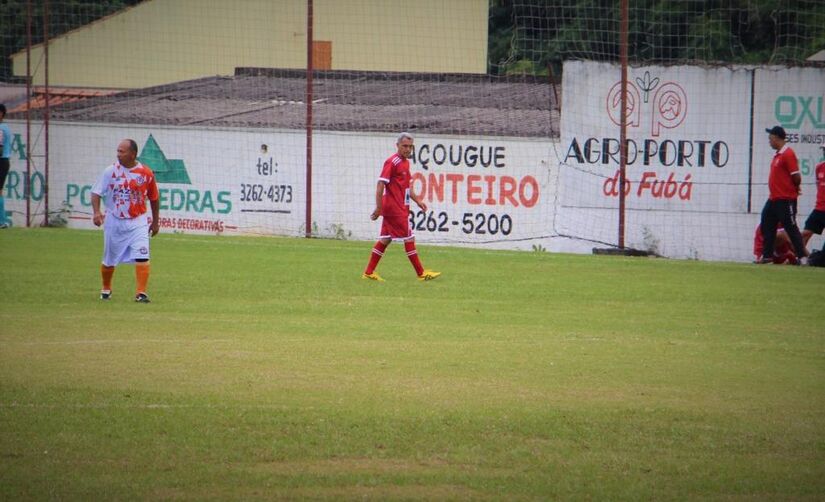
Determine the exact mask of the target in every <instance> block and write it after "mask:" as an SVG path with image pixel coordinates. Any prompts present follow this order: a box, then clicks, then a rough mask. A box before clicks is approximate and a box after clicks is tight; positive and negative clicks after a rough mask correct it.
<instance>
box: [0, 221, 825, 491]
mask: <svg viewBox="0 0 825 502" xmlns="http://www.w3.org/2000/svg"><path fill="white" fill-rule="evenodd" d="M152 245H153V248H152V278H151V281H150V288H149V290H150V291H149V293H150V296H151V298H152V303H151V304H148V305H143V304H135V303H134V302H132V296H133V294H134V292H133V288H134V272H133V268H132V267H131V266H120V267H118V270H117V273H116V274H115V285H114V290H115V291H114V297H113V299H112V300H111V301H109V302H101V301H99V300H98V299H97V295H98V290H99V259H100V253H101V248H102V236H101V234H100V233H98V232H89V231H72V230H65V229H37V230H24V229H9V230H4V231H2V232H0V259H1V260H2V268H1V269H0V278H1V280H0V499H2V500H29V499H39V500H42V499H64V500H74V499H83V500H109V499H180V500H187V499H190V500H226V499H232V500H254V499H328V500H339V499H363V498H366V499H375V500H384V499H405V500H410V499H473V500H503V499H506V500H547V499H589V500H640V499H648V500H649V499H655V500H670V499H678V500H745V499H760V500H823V499H825V309H824V308H823V305H825V270H823V269H812V268H809V267H804V268H803V267H780V266H755V265H746V264H731V263H703V262H696V261H670V260H661V259H639V258H618V257H594V256H573V255H561V254H550V253H528V252H505V251H495V252H493V251H483V250H468V249H455V248H443V247H428V246H421V256H422V259H423V261H424V264H425V265H426V266H428V267H430V268H433V269H435V270H439V271H442V272H444V275H443V276H442V277H441V278H439V279H438V280H437V281H433V282H428V283H420V282H418V281H416V280H415V276H414V274H413V272H412V269H411V267H410V265H409V263H408V262H407V260H406V257H405V256H404V253H403V248H402V247H401V246H399V245H397V244H396V245H393V246H391V247H390V249H389V250H388V253H387V256H386V257H385V258H384V260H383V262H382V263H381V266H380V267H379V272H381V273H382V275H383V276H384V277H385V279H386V280H387V282H386V283H381V284H379V283H372V282H368V281H363V280H361V279H360V278H359V276H360V273H361V270H362V269H363V266H364V264H365V263H366V260H367V258H368V255H369V251H370V246H371V243H366V242H345V241H330V240H304V239H275V238H231V237H221V238H216V237H199V236H188V235H187V236H183V235H169V234H164V235H160V236H158V237H156V238H155V239H154V240H153V244H152ZM746 251H747V250H745V252H746Z"/></svg>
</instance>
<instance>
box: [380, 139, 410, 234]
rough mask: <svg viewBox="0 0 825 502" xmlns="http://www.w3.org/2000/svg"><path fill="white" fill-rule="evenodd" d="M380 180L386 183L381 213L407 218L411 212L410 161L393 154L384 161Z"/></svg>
mask: <svg viewBox="0 0 825 502" xmlns="http://www.w3.org/2000/svg"><path fill="white" fill-rule="evenodd" d="M378 179H379V181H383V182H384V183H386V186H385V187H384V197H383V199H381V212H382V213H383V214H385V215H391V216H404V217H405V218H406V217H407V214H408V213H409V211H410V161H409V160H408V159H405V158H404V157H402V156H400V155H398V154H397V153H396V154H393V155H392V156H390V158H388V159H387V160H385V161H384V168H383V169H381V176H379V177H378Z"/></svg>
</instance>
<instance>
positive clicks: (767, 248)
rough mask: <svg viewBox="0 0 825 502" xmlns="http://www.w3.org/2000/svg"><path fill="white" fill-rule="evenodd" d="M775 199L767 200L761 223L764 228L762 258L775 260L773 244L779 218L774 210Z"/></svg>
mask: <svg viewBox="0 0 825 502" xmlns="http://www.w3.org/2000/svg"><path fill="white" fill-rule="evenodd" d="M774 204H775V202H774V201H771V200H768V201H767V202H765V207H763V208H762V220H761V222H760V223H759V225H760V226H761V228H762V242H763V245H762V259H763V260H765V259H769V260H771V261H773V245H774V241H775V240H776V224H777V223H778V218H777V217H776V215H775V214H774V213H775V210H774Z"/></svg>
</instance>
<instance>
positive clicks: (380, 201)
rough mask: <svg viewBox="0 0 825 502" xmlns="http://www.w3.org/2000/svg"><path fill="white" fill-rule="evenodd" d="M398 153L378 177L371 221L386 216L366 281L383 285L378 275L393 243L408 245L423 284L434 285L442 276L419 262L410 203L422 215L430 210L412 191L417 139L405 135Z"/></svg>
mask: <svg viewBox="0 0 825 502" xmlns="http://www.w3.org/2000/svg"><path fill="white" fill-rule="evenodd" d="M395 145H396V147H397V149H398V151H397V152H396V153H394V154H393V155H391V156H390V158H388V159H387V160H385V161H384V167H383V169H382V170H381V176H379V177H378V184H377V185H376V187H375V210H374V211H373V212H372V214H371V215H370V218H371V219H372V220H373V221H375V220H377V219H378V217H379V216H383V220H382V222H381V235H380V236H379V237H378V242H376V243H375V246H374V247H373V248H372V254H371V255H370V261H369V263H368V264H367V268H366V269H365V270H364V275H362V276H361V277H362V278H364V279H371V280H373V281H383V280H384V279H382V278H381V276H379V275H378V274H376V273H375V267H377V266H378V262H379V261H380V260H381V257H382V256H384V251H385V250H386V249H387V246H389V245H390V242H391V241H392V240H399V241H404V249H405V250H406V251H407V258H409V260H410V263H412V266H413V268H415V273H416V274H417V275H418V280H419V281H431V280H433V279H435V278H436V277H438V276H439V275H441V272H433V271H432V270H426V269H424V267H423V266H422V265H421V260H419V259H418V251H417V250H416V249H415V235H413V232H412V227H411V226H410V220H409V215H410V199H412V200H413V201H414V202H415V203H416V204H418V207H420V208H421V210H422V211H426V210H427V204H425V203H424V201H422V200H421V199H419V198H418V197H417V196H416V195H415V194H414V193H412V191H410V161H409V158H410V157H411V156H412V151H413V137H412V135H411V134H409V133H406V132H402V133H401V134H400V135H399V136H398V141H396V143H395Z"/></svg>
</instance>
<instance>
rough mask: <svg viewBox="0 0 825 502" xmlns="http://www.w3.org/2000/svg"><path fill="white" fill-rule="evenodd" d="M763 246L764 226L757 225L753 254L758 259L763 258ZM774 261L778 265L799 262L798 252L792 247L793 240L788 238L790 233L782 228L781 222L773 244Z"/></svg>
mask: <svg viewBox="0 0 825 502" xmlns="http://www.w3.org/2000/svg"><path fill="white" fill-rule="evenodd" d="M762 247H763V239H762V228H761V227H760V226H759V225H757V226H756V232H754V234H753V255H754V256H755V257H756V259H757V260H759V259H761V258H762ZM773 262H774V263H775V264H777V265H782V264H783V263H787V264H789V265H796V264H797V263H799V260H797V258H796V254H795V253H794V252H793V249H792V248H791V240H790V239H789V238H788V234H787V233H785V229H784V228H782V224H781V223H780V224H779V227H778V228H777V229H776V240H775V241H774V244H773Z"/></svg>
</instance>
